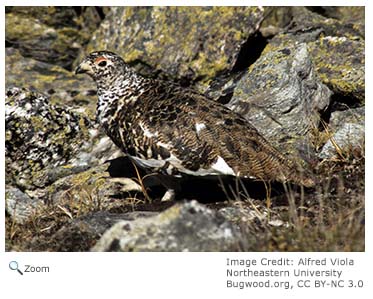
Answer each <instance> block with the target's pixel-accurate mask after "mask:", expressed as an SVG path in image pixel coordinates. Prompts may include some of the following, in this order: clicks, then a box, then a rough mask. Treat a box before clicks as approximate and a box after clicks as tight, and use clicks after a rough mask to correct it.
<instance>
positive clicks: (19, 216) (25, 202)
mask: <svg viewBox="0 0 373 299" xmlns="http://www.w3.org/2000/svg"><path fill="white" fill-rule="evenodd" d="M42 206H44V203H43V202H42V201H41V200H40V199H32V198H31V197H30V196H28V195H27V194H25V193H24V192H22V191H21V190H19V189H18V188H15V187H12V186H6V189H5V210H6V212H7V213H8V214H9V215H10V216H11V217H12V219H13V221H15V222H16V223H24V222H25V221H26V220H28V219H29V218H30V216H32V215H33V214H35V213H36V211H37V210H38V209H39V208H41V207H42Z"/></svg>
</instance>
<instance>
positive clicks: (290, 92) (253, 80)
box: [227, 43, 332, 156]
mask: <svg viewBox="0 0 373 299" xmlns="http://www.w3.org/2000/svg"><path fill="white" fill-rule="evenodd" d="M331 94H332V93H331V91H330V90H329V89H328V88H327V87H326V86H325V85H324V84H323V83H322V82H321V80H320V78H319V77H318V76H317V75H316V73H315V69H314V66H313V64H312V61H311V59H310V55H309V52H308V49H307V45H306V44H305V43H301V44H289V45H288V46H286V47H278V48H272V49H271V50H270V51H269V50H267V49H265V52H264V53H263V54H262V56H261V57H260V58H259V59H258V60H257V61H256V62H255V63H254V64H253V65H251V66H250V68H249V70H248V71H247V72H246V73H245V74H244V75H243V76H242V78H241V79H240V80H239V81H238V82H237V83H236V86H235V89H234V92H233V96H232V98H231V100H230V101H229V102H228V103H227V106H228V107H229V108H230V109H232V110H234V111H236V112H237V113H239V114H241V115H243V116H245V118H246V119H247V120H249V121H250V122H251V123H252V124H253V125H254V126H255V127H256V128H257V129H258V130H259V132H260V133H261V134H262V135H263V136H265V137H266V138H267V139H268V140H270V141H271V142H272V143H273V144H274V145H275V146H276V147H277V148H280V149H281V150H283V151H285V152H287V153H291V154H292V155H293V156H294V154H296V153H297V150H296V149H297V148H303V147H304V146H301V145H302V144H303V145H304V143H306V145H307V146H306V147H307V148H309V147H310V141H309V140H303V139H304V138H305V136H307V135H308V133H310V132H311V131H312V130H313V129H315V128H317V127H318V125H319V119H320V113H321V112H322V111H324V110H325V109H326V108H327V107H328V105H329V102H330V96H331Z"/></svg>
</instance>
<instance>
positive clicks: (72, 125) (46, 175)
mask: <svg viewBox="0 0 373 299" xmlns="http://www.w3.org/2000/svg"><path fill="white" fill-rule="evenodd" d="M5 124H6V126H5V136H6V137H5V162H6V171H7V176H6V181H7V182H9V183H10V182H12V183H14V184H16V185H17V186H19V187H21V188H22V189H30V190H32V189H35V188H41V187H45V186H47V185H49V184H50V183H52V182H53V181H55V180H57V179H58V178H60V177H63V176H66V175H69V174H71V173H74V172H79V171H82V170H84V169H86V168H88V167H91V166H92V165H95V164H97V163H99V162H102V160H103V159H108V158H110V154H111V153H114V152H116V151H117V149H116V148H115V147H114V146H113V144H112V143H111V142H110V141H109V140H107V137H104V138H105V139H101V137H100V132H99V131H98V130H97V128H96V127H95V124H94V123H92V121H91V120H90V119H89V118H87V117H86V116H85V115H83V114H80V113H77V112H75V111H73V110H72V109H70V108H66V107H64V106H61V105H52V104H50V103H49V99H48V97H46V96H45V95H43V94H41V93H38V92H36V91H32V90H28V89H21V88H17V87H14V88H11V89H8V90H7V94H6V100H5Z"/></svg>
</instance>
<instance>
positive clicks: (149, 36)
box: [86, 7, 264, 82]
mask: <svg viewBox="0 0 373 299" xmlns="http://www.w3.org/2000/svg"><path fill="white" fill-rule="evenodd" d="M263 15H264V14H263V9H262V8H258V7H113V8H111V12H110V14H108V16H107V17H106V19H105V20H104V21H103V22H102V24H101V26H100V28H99V30H98V31H97V32H96V33H95V34H94V35H93V37H92V39H91V41H90V43H89V44H88V47H87V49H86V50H87V52H90V51H93V50H102V49H108V50H112V51H114V52H117V53H118V54H119V55H121V56H122V57H123V58H124V59H125V60H126V61H127V62H129V63H131V64H134V65H136V66H137V67H138V69H139V70H140V71H141V72H142V73H144V74H151V75H156V74H157V73H158V72H163V73H165V74H166V75H167V76H168V77H170V78H172V79H177V80H187V81H188V82H190V81H196V80H199V81H201V80H202V81H207V80H211V79H212V78H214V77H215V76H217V75H218V74H221V73H223V72H229V71H230V70H232V68H233V67H234V65H235V63H236V61H237V57H238V54H239V52H240V49H241V47H242V46H243V44H244V43H245V42H246V41H247V39H248V37H249V36H250V35H252V34H253V33H255V32H256V31H257V30H258V28H259V25H260V22H261V21H262V20H263V17H264V16H263Z"/></svg>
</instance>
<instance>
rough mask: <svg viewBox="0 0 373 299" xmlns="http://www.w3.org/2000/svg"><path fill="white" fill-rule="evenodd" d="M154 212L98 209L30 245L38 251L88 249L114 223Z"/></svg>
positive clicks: (131, 219)
mask: <svg viewBox="0 0 373 299" xmlns="http://www.w3.org/2000/svg"><path fill="white" fill-rule="evenodd" d="M154 214H155V213H154V212H129V213H120V214H114V213H110V212H107V211H98V212H94V213H89V214H87V215H84V216H81V217H78V218H76V219H73V220H71V222H69V223H67V224H65V225H64V226H63V227H62V228H60V229H59V230H58V231H56V232H55V233H54V234H53V235H52V236H50V238H49V239H48V242H46V243H41V242H40V240H39V239H38V238H37V237H35V238H34V239H33V240H32V242H31V246H34V247H36V248H37V249H38V250H39V251H43V250H48V251H59V252H66V251H88V250H89V249H90V248H91V247H92V246H93V245H94V244H95V243H96V242H97V240H98V239H100V237H101V236H102V234H103V233H104V232H105V231H106V230H107V229H109V228H110V227H111V226H113V225H115V223H117V222H120V221H123V220H127V221H133V220H135V219H138V218H140V217H141V218H146V217H150V216H153V215H154Z"/></svg>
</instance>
